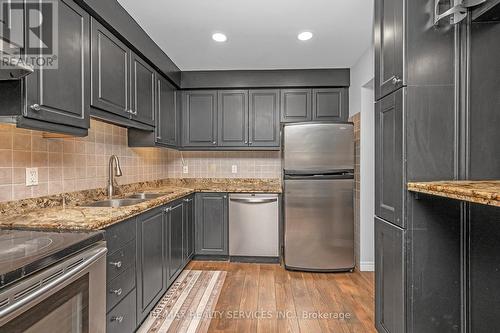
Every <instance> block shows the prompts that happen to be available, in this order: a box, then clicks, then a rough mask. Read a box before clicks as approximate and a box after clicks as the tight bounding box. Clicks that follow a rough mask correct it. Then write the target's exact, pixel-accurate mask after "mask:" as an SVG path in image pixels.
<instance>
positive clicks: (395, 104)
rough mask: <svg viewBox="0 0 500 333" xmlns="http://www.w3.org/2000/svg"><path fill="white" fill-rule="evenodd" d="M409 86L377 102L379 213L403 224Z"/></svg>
mask: <svg viewBox="0 0 500 333" xmlns="http://www.w3.org/2000/svg"><path fill="white" fill-rule="evenodd" d="M404 93H405V89H400V90H398V91H397V92H395V93H393V94H391V95H389V96H387V97H385V98H383V99H382V100H380V101H378V102H377V103H375V156H376V159H375V160H376V162H375V189H376V190H375V214H376V215H377V216H379V217H381V218H383V219H385V220H387V221H389V222H391V223H394V224H395V225H398V226H400V227H404V226H405V221H404V219H403V197H404V191H405V188H406V186H405V185H404V179H403V167H404V159H403V132H404V131H403V112H404V110H403V108H404V101H403V100H404V97H403V96H404Z"/></svg>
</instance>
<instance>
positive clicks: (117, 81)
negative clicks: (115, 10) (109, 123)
mask: <svg viewBox="0 0 500 333" xmlns="http://www.w3.org/2000/svg"><path fill="white" fill-rule="evenodd" d="M91 43H92V99H91V105H92V106H93V107H95V108H98V109H101V110H104V111H107V112H112V113H114V114H116V115H119V116H122V117H127V118H128V117H129V115H130V108H131V106H130V88H129V82H130V58H131V51H130V50H129V49H128V48H127V47H126V46H125V44H123V43H122V42H121V41H120V40H119V39H118V38H116V37H115V36H114V35H113V34H112V33H111V32H109V31H108V30H107V29H106V28H104V27H103V26H102V25H101V24H100V23H98V22H97V21H96V20H94V19H92V39H91Z"/></svg>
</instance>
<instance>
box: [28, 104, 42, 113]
mask: <svg viewBox="0 0 500 333" xmlns="http://www.w3.org/2000/svg"><path fill="white" fill-rule="evenodd" d="M30 109H31V110H33V111H36V112H38V111H40V110H41V109H42V108H41V107H40V104H33V105H31V106H30Z"/></svg>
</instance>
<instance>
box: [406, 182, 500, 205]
mask: <svg viewBox="0 0 500 333" xmlns="http://www.w3.org/2000/svg"><path fill="white" fill-rule="evenodd" d="M408 191H411V192H417V193H425V194H430V195H436V196H440V197H445V198H450V199H456V200H462V201H468V202H474V203H479V204H483V205H489V206H496V207H500V180H481V181H472V180H457V181H435V182H410V183H408Z"/></svg>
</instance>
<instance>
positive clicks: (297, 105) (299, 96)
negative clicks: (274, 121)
mask: <svg viewBox="0 0 500 333" xmlns="http://www.w3.org/2000/svg"><path fill="white" fill-rule="evenodd" d="M311 93H312V92H311V89H282V90H281V122H282V123H291V122H300V121H309V120H311V119H312V112H311V111H312V105H311Z"/></svg>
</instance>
